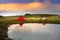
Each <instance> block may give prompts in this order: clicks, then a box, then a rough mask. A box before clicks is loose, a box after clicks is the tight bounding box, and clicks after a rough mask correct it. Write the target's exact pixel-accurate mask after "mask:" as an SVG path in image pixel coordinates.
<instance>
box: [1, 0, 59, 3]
mask: <svg viewBox="0 0 60 40" xmlns="http://www.w3.org/2000/svg"><path fill="white" fill-rule="evenodd" d="M34 1H38V2H44V1H46V0H0V3H30V2H34ZM47 1H48V0H47ZM49 1H50V2H51V3H60V0H49Z"/></svg>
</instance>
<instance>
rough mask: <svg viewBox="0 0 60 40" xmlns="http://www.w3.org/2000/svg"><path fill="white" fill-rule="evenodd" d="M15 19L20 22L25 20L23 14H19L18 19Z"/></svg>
mask: <svg viewBox="0 0 60 40" xmlns="http://www.w3.org/2000/svg"><path fill="white" fill-rule="evenodd" d="M17 21H21V22H24V21H25V19H24V17H23V16H20V17H19V18H18V19H17ZM22 25H23V24H22V23H21V24H20V26H21V27H22Z"/></svg>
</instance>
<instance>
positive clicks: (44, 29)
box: [8, 23, 60, 40]
mask: <svg viewBox="0 0 60 40" xmlns="http://www.w3.org/2000/svg"><path fill="white" fill-rule="evenodd" d="M8 37H9V38H11V39H13V40H60V24H46V25H43V24H39V23H26V24H24V25H23V26H22V27H20V25H19V24H12V25H10V26H9V27H8Z"/></svg>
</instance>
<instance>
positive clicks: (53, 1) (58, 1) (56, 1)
mask: <svg viewBox="0 0 60 40" xmlns="http://www.w3.org/2000/svg"><path fill="white" fill-rule="evenodd" d="M50 1H51V2H52V3H55V4H56V3H60V0H50Z"/></svg>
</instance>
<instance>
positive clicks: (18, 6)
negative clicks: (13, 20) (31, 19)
mask: <svg viewBox="0 0 60 40" xmlns="http://www.w3.org/2000/svg"><path fill="white" fill-rule="evenodd" d="M39 7H42V3H39V2H33V3H28V4H13V3H9V4H0V10H35V9H37V8H39Z"/></svg>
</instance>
